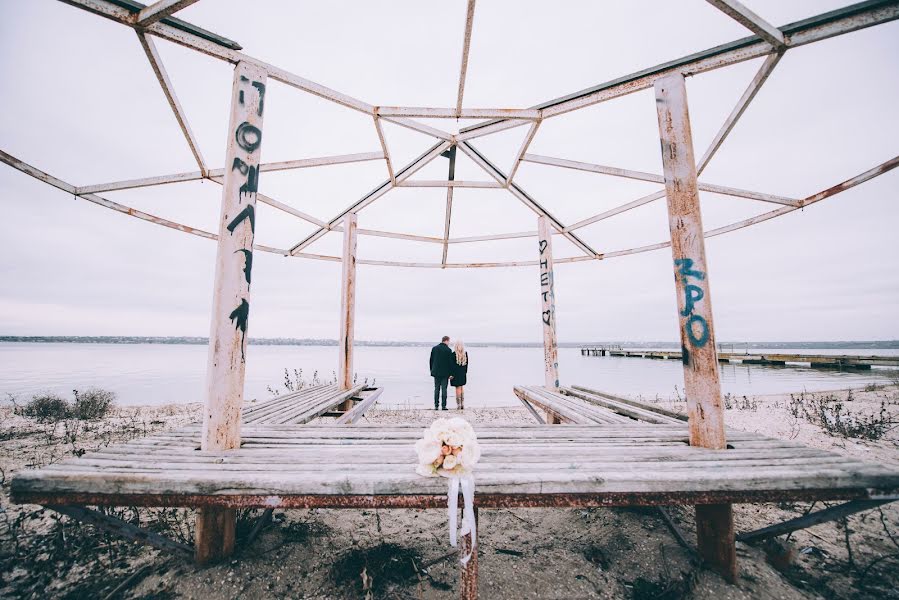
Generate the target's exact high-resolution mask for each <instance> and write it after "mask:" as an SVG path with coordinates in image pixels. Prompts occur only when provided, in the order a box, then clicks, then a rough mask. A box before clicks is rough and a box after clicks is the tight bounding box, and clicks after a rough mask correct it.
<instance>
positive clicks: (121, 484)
mask: <svg viewBox="0 0 899 600" xmlns="http://www.w3.org/2000/svg"><path fill="white" fill-rule="evenodd" d="M349 456H350V455H348V457H349ZM477 477H478V490H479V493H485V494H486V493H499V494H557V493H558V494H566V493H569V494H573V493H585V494H598V495H601V494H612V493H618V494H631V495H634V496H638V495H640V494H653V493H667V494H683V495H685V497H688V496H690V495H692V497H693V498H696V499H697V500H698V499H699V498H701V497H702V495H703V494H706V493H709V492H733V493H742V494H747V495H749V494H750V493H751V492H754V491H768V492H771V493H772V495H773V496H777V492H782V491H790V490H793V491H800V490H804V489H818V490H821V489H824V490H833V491H834V496H835V497H837V496H838V494H836V492H837V491H839V490H858V489H865V490H878V489H880V490H884V491H891V492H895V491H896V490H897V489H899V475H897V474H895V473H893V474H889V473H884V472H883V471H882V470H870V471H863V470H860V469H843V468H839V467H831V466H827V465H825V466H821V467H818V466H812V467H809V468H802V467H801V466H798V467H797V466H793V465H790V466H786V467H766V468H764V469H752V468H747V469H733V468H732V469H727V468H721V469H707V468H703V467H700V468H695V469H691V470H689V472H686V471H681V470H674V469H665V468H664V467H662V468H659V469H657V470H653V471H650V472H646V471H641V470H637V469H633V470H627V469H620V470H612V469H548V470H545V471H534V472H516V471H515V470H514V469H510V470H505V471H502V470H494V471H487V470H484V469H479V470H478V471H477ZM26 492H29V493H39V492H53V493H57V494H58V493H65V494H73V495H74V494H80V493H90V494H108V495H119V494H128V495H142V494H180V495H184V496H190V495H229V496H240V495H246V494H266V495H270V496H281V495H305V494H317V495H335V496H341V495H375V496H380V495H416V494H440V495H445V494H446V484H445V483H444V482H441V481H436V480H430V479H426V478H422V477H421V476H419V475H417V474H416V473H415V471H414V465H413V464H410V465H409V466H408V468H407V469H405V470H399V469H396V468H394V469H391V470H378V469H374V468H372V469H368V470H362V471H358V472H350V471H348V470H347V471H344V470H342V469H335V470H333V471H325V472H300V473H296V472H294V473H291V472H284V473H282V472H276V471H259V472H255V473H247V472H236V473H234V472H230V471H226V470H223V469H219V468H214V467H211V468H209V469H208V470H188V471H168V472H159V473H145V472H134V473H126V474H118V475H116V474H110V473H106V472H103V471H102V470H96V471H83V472H69V473H65V474H63V473H59V474H57V473H42V472H41V471H29V472H24V473H22V474H20V475H17V476H16V478H15V479H14V480H13V497H14V498H18V497H19V495H21V494H24V493H26ZM700 503H701V502H700ZM337 505H339V503H338V504H337Z"/></svg>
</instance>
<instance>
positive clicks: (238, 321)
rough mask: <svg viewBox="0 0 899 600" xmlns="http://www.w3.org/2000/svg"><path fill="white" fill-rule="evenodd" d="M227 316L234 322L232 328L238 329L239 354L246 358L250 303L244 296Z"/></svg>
mask: <svg viewBox="0 0 899 600" xmlns="http://www.w3.org/2000/svg"><path fill="white" fill-rule="evenodd" d="M228 318H229V319H230V320H231V322H232V323H234V329H238V330H240V336H241V337H240V355H241V358H243V359H244V360H246V350H245V348H246V345H247V344H246V340H247V324H248V323H249V320H250V303H249V302H247V299H246V298H241V299H240V304H239V305H238V306H237V308H235V309H234V310H232V311H231V314H230V315H228Z"/></svg>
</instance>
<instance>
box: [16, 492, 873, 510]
mask: <svg viewBox="0 0 899 600" xmlns="http://www.w3.org/2000/svg"><path fill="white" fill-rule="evenodd" d="M869 498H871V493H870V491H869V490H867V489H865V488H849V489H846V488H844V489H836V490H835V489H827V488H820V489H818V488H815V489H803V490H752V491H744V492H733V491H715V492H709V491H705V492H628V493H618V492H607V493H600V494H587V493H584V494H549V493H547V494H515V493H508V494H496V493H490V492H478V493H477V494H475V499H474V502H475V506H478V507H481V508H575V507H603V506H664V505H668V504H722V503H734V504H744V503H745V504H754V503H759V502H781V501H800V500H858V499H869ZM12 501H13V502H15V503H17V504H42V505H48V504H58V505H65V504H77V505H91V506H168V507H176V506H177V507H185V508H200V507H205V506H218V507H225V508H269V507H275V508H351V509H362V508H446V506H447V501H446V494H421V495H411V494H410V495H346V496H345V495H315V494H309V495H280V496H272V495H270V494H269V495H253V494H242V495H237V494H233V495H231V494H228V495H226V494H221V495H194V494H191V495H185V494H96V493H42V492H17V491H15V490H13V492H12Z"/></svg>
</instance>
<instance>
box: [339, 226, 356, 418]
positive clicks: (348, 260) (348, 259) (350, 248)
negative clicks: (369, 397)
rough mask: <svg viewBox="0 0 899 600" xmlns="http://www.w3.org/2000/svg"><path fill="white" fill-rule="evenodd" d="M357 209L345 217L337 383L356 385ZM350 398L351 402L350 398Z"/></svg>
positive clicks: (345, 387) (345, 385) (346, 387)
mask: <svg viewBox="0 0 899 600" xmlns="http://www.w3.org/2000/svg"><path fill="white" fill-rule="evenodd" d="M356 221H357V217H356V213H354V212H351V213H347V215H346V216H345V217H344V218H343V274H342V276H341V284H340V357H339V359H338V370H337V383H338V384H340V389H342V390H348V389H350V388H351V387H353V339H354V337H355V336H354V332H355V326H356ZM347 402H352V401H351V400H348V401H347Z"/></svg>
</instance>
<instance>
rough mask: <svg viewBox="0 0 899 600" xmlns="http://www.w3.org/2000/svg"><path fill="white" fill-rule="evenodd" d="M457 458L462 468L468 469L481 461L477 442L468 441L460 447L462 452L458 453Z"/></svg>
mask: <svg viewBox="0 0 899 600" xmlns="http://www.w3.org/2000/svg"><path fill="white" fill-rule="evenodd" d="M457 458H458V459H459V463H460V464H461V465H462V466H463V467H465V468H466V469H470V468H472V467H474V466H475V465H476V464H477V462H478V461H479V460H480V459H481V448H480V447H479V446H478V443H477V442H475V441H470V442H468V443H467V444H465V445H464V446H462V452H460V453H459V456H458V457H457Z"/></svg>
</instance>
